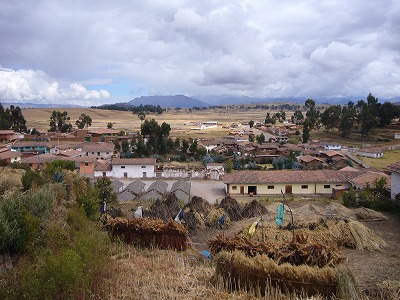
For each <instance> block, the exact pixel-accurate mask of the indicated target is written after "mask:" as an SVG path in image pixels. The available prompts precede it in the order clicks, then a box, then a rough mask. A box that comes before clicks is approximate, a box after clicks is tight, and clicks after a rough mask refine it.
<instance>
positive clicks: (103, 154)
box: [76, 142, 115, 159]
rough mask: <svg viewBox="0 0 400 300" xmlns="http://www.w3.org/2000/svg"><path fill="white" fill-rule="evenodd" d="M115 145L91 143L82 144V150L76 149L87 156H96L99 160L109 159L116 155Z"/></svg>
mask: <svg viewBox="0 0 400 300" xmlns="http://www.w3.org/2000/svg"><path fill="white" fill-rule="evenodd" d="M114 148H115V146H114V144H113V143H91V142H86V143H83V144H82V147H81V148H76V149H77V150H81V151H82V152H84V153H85V156H95V157H97V158H104V159H108V158H111V157H112V156H113V155H114Z"/></svg>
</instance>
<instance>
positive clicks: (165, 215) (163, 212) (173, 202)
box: [143, 194, 181, 221]
mask: <svg viewBox="0 0 400 300" xmlns="http://www.w3.org/2000/svg"><path fill="white" fill-rule="evenodd" d="M180 210H181V206H180V202H179V200H178V198H177V197H176V196H175V194H169V195H168V196H167V198H166V199H162V200H160V199H159V200H156V202H154V203H153V205H151V206H150V208H149V209H146V210H144V211H143V217H146V218H153V219H155V218H156V219H162V220H164V221H168V220H169V219H174V218H175V217H176V215H177V214H178V213H179V211H180Z"/></svg>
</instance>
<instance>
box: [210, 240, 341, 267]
mask: <svg viewBox="0 0 400 300" xmlns="http://www.w3.org/2000/svg"><path fill="white" fill-rule="evenodd" d="M208 246H209V248H210V251H211V254H212V255H215V254H217V253H219V252H221V251H234V250H240V251H243V253H244V254H246V255H247V256H250V257H254V256H256V255H258V254H265V255H266V256H268V257H269V258H271V259H272V260H274V261H275V262H276V263H277V264H283V263H290V264H292V265H296V266H300V265H308V266H317V267H325V266H329V267H333V266H336V265H338V264H339V263H342V262H343V261H344V258H343V257H340V256H339V254H338V253H337V252H336V251H335V249H334V248H332V247H331V246H329V245H324V244H318V243H309V242H306V237H305V236H301V235H297V236H296V239H295V241H294V242H290V243H282V242H276V243H271V242H268V243H264V242H258V241H254V240H250V239H249V238H247V237H245V236H235V237H234V238H229V237H226V236H224V235H217V236H216V237H214V238H212V239H211V240H209V241H208Z"/></svg>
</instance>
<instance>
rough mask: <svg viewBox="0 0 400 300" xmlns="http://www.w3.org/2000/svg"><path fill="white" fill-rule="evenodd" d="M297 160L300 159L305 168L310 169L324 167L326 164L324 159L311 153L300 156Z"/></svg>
mask: <svg viewBox="0 0 400 300" xmlns="http://www.w3.org/2000/svg"><path fill="white" fill-rule="evenodd" d="M297 160H298V161H299V163H300V164H301V166H302V167H303V169H308V170H317V169H322V168H323V167H324V165H325V162H324V161H323V160H322V159H319V158H318V157H315V156H311V155H304V156H300V157H299V158H298V159H297Z"/></svg>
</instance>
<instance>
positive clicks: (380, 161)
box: [357, 150, 400, 170]
mask: <svg viewBox="0 0 400 300" xmlns="http://www.w3.org/2000/svg"><path fill="white" fill-rule="evenodd" d="M357 158H358V159H360V160H362V161H363V162H365V163H366V164H367V165H369V166H371V167H373V168H377V169H380V170H384V169H385V167H386V166H388V165H390V164H393V163H395V162H398V161H400V150H393V151H386V152H385V153H384V155H383V157H381V158H369V157H361V156H357Z"/></svg>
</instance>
